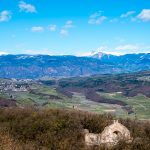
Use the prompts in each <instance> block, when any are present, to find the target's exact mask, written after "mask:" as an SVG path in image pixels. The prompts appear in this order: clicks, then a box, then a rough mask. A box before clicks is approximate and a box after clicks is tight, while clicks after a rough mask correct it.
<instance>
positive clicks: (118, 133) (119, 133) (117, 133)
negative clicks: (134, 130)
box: [113, 131, 122, 139]
mask: <svg viewBox="0 0 150 150" xmlns="http://www.w3.org/2000/svg"><path fill="white" fill-rule="evenodd" d="M113 134H115V136H116V137H117V138H119V139H120V138H121V137H122V134H121V132H120V131H114V132H113Z"/></svg>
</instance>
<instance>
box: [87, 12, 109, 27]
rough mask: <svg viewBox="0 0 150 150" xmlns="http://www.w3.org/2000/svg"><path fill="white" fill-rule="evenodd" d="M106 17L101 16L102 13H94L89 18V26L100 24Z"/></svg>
mask: <svg viewBox="0 0 150 150" xmlns="http://www.w3.org/2000/svg"><path fill="white" fill-rule="evenodd" d="M106 19H107V17H106V16H103V15H102V12H101V11H99V12H96V13H94V14H92V15H91V16H90V17H89V21H88V23H89V24H101V23H102V22H103V21H104V20H106Z"/></svg>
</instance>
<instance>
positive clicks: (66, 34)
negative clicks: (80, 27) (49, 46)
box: [60, 29, 69, 36]
mask: <svg viewBox="0 0 150 150" xmlns="http://www.w3.org/2000/svg"><path fill="white" fill-rule="evenodd" d="M60 34H61V35H62V36H68V35H69V33H68V30H66V29H61V31H60Z"/></svg>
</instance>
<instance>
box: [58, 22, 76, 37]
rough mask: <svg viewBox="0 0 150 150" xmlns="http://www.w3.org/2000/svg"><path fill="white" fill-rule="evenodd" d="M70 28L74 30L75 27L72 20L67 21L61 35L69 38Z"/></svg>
mask: <svg viewBox="0 0 150 150" xmlns="http://www.w3.org/2000/svg"><path fill="white" fill-rule="evenodd" d="M70 28H74V25H73V21H72V20H68V21H66V23H65V25H64V26H63V27H62V28H61V30H60V34H61V35H62V36H68V35H69V29H70Z"/></svg>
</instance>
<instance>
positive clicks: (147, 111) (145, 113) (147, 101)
mask: <svg viewBox="0 0 150 150" xmlns="http://www.w3.org/2000/svg"><path fill="white" fill-rule="evenodd" d="M99 94H100V95H101V96H103V97H105V98H107V99H115V100H121V101H123V102H125V103H127V104H128V105H129V106H132V108H133V111H134V112H135V115H136V117H137V118H138V119H150V98H148V97H146V96H144V95H142V94H138V95H137V96H134V97H125V96H123V95H122V94H121V93H117V92H116V93H99ZM135 115H133V114H132V115H130V117H134V116H135Z"/></svg>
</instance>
